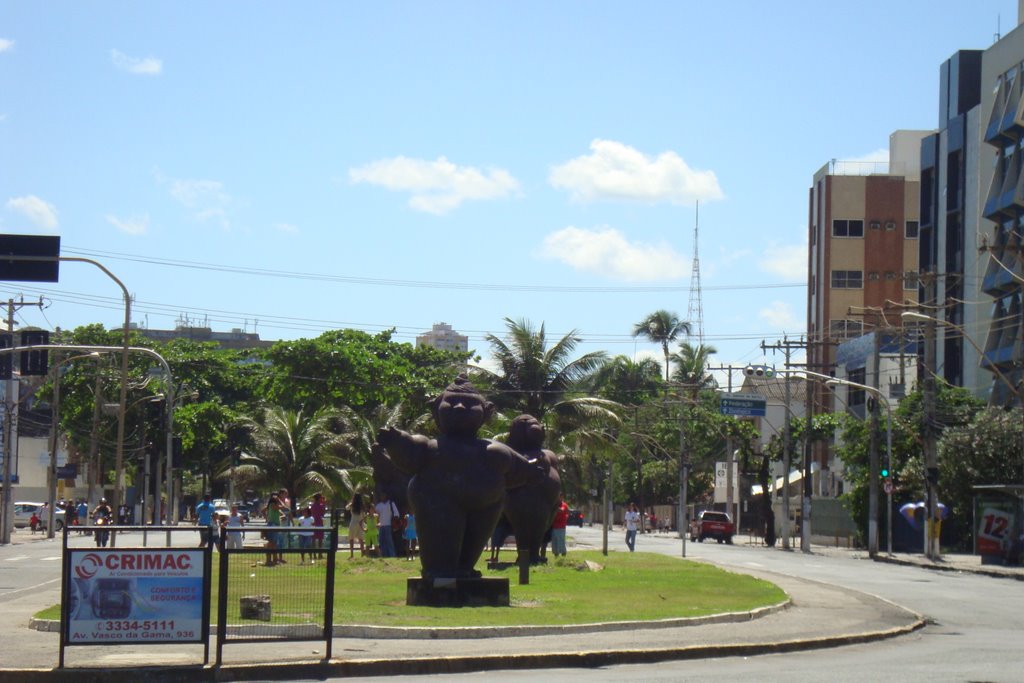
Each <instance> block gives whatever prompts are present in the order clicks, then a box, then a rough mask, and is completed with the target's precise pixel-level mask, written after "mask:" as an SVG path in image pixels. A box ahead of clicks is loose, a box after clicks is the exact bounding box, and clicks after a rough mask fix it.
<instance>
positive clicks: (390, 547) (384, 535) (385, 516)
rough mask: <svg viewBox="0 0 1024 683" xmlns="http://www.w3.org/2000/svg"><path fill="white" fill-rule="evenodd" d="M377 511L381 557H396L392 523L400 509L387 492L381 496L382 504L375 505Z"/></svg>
mask: <svg viewBox="0 0 1024 683" xmlns="http://www.w3.org/2000/svg"><path fill="white" fill-rule="evenodd" d="M374 509H375V510H376V511H377V532H378V534H379V536H380V539H379V541H380V556H381V557H394V556H395V537H394V536H392V535H391V522H392V520H393V519H394V518H395V517H397V516H398V508H397V507H396V506H395V503H394V501H392V500H391V498H389V497H388V494H387V492H384V493H381V494H380V502H379V503H377V504H376V505H374Z"/></svg>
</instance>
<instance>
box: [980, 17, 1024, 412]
mask: <svg viewBox="0 0 1024 683" xmlns="http://www.w3.org/2000/svg"><path fill="white" fill-rule="evenodd" d="M1022 63H1024V27H1022V26H1021V25H1020V24H1019V22H1018V26H1017V28H1015V29H1014V30H1013V31H1011V32H1010V33H1009V34H1007V35H1006V36H1004V37H1003V38H1002V39H1001V40H999V41H998V42H996V43H995V44H994V45H993V46H992V47H990V48H988V49H987V50H985V52H984V54H983V55H982V60H981V85H982V87H981V111H980V123H981V126H982V128H981V133H982V135H981V138H982V140H984V142H985V144H984V145H982V147H981V153H980V163H979V169H978V170H979V181H980V189H981V192H982V193H983V196H984V207H983V208H982V211H981V215H982V216H983V217H984V219H986V220H985V221H984V222H983V223H982V226H981V228H980V229H979V230H978V236H979V238H980V239H979V242H980V243H979V244H978V245H977V247H978V249H980V250H981V251H982V252H984V253H985V255H986V259H987V263H986V268H985V270H984V271H983V278H982V280H981V289H982V291H983V292H984V293H985V294H986V295H988V296H990V297H991V298H992V306H991V309H990V312H991V317H990V319H989V323H988V334H987V339H986V340H985V342H984V355H983V356H982V359H981V367H983V368H984V369H986V370H989V371H990V372H991V373H992V377H991V392H990V397H989V401H990V403H991V404H993V405H1007V404H1014V403H1015V404H1020V403H1021V402H1022V401H1021V392H1022V389H1024V385H1022V384H1021V382H1022V381H1024V306H1022V300H1021V298H1022V291H1024V253H1022V251H1021V250H1022V248H1024V64H1022ZM971 246H972V247H973V246H975V245H971ZM970 332H971V330H970V328H968V329H967V333H968V334H970Z"/></svg>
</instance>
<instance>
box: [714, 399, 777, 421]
mask: <svg viewBox="0 0 1024 683" xmlns="http://www.w3.org/2000/svg"><path fill="white" fill-rule="evenodd" d="M767 403H768V401H767V399H765V397H764V396H761V395H760V394H726V395H724V396H722V397H721V398H719V399H718V412H720V413H721V414H722V415H733V416H736V417H764V414H765V406H766V405H767Z"/></svg>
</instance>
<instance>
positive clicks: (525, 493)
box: [505, 415, 562, 564]
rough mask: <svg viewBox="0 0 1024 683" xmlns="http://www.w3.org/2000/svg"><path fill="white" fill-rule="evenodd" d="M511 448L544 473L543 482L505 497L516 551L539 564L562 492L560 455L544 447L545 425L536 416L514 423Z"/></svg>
mask: <svg viewBox="0 0 1024 683" xmlns="http://www.w3.org/2000/svg"><path fill="white" fill-rule="evenodd" d="M508 445H509V446H511V447H512V448H514V449H515V450H516V452H518V453H520V454H522V455H523V456H524V457H526V459H527V460H528V461H529V462H530V463H531V464H534V465H536V466H539V467H540V468H541V469H543V471H544V477H543V478H542V479H540V480H538V481H534V482H531V483H528V484H525V485H523V486H520V487H518V488H514V489H511V490H510V491H509V492H508V494H507V496H506V498H505V517H506V518H507V519H508V521H509V524H511V525H512V532H513V533H514V534H515V536H516V550H517V551H518V552H519V555H520V557H522V555H523V553H529V558H530V563H531V564H538V563H540V562H541V557H540V548H541V545H543V543H544V534H546V533H547V531H548V529H549V528H550V527H551V520H552V518H554V516H555V507H556V506H557V504H558V494H559V492H560V491H561V490H562V483H561V479H560V478H559V476H558V456H556V455H555V454H554V453H553V452H552V451H549V450H547V449H545V448H544V447H543V446H544V425H542V424H541V423H540V422H539V421H538V420H537V418H535V417H533V416H532V415H520V416H519V417H517V418H516V419H514V420H512V426H511V428H510V429H509V436H508Z"/></svg>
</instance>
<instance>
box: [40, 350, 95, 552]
mask: <svg viewBox="0 0 1024 683" xmlns="http://www.w3.org/2000/svg"><path fill="white" fill-rule="evenodd" d="M55 355H56V354H55ZM99 357H100V354H99V353H97V352H95V351H93V352H92V353H83V354H81V355H78V356H72V357H71V358H65V359H64V360H62V361H59V362H57V363H55V364H54V366H53V406H52V408H51V411H50V412H51V415H50V469H49V471H48V472H47V477H46V479H47V481H46V490H47V497H48V498H49V505H48V508H49V509H48V511H47V515H48V517H47V520H46V537H47V538H53V533H54V531H53V525H54V515H55V513H56V510H55V508H56V507H57V505H56V503H57V431H58V429H59V425H60V368H61V366H62V365H66V364H68V363H71V362H73V361H76V360H82V359H83V358H89V359H96V358H99ZM96 400H99V397H96Z"/></svg>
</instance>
